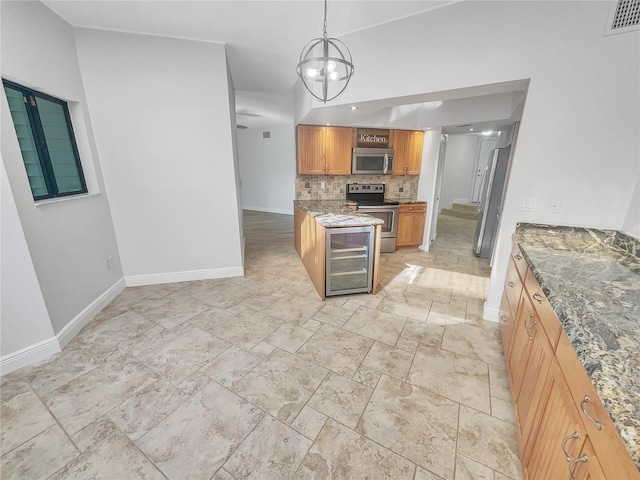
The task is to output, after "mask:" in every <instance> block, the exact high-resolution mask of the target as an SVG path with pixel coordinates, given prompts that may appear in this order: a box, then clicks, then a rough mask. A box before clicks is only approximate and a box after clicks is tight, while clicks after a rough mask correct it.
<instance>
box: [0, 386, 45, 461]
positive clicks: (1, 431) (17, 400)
mask: <svg viewBox="0 0 640 480" xmlns="http://www.w3.org/2000/svg"><path fill="white" fill-rule="evenodd" d="M1 399H2V403H1V404H0V426H1V427H2V428H0V455H4V454H5V453H7V452H8V451H10V450H13V449H14V448H16V447H17V446H18V445H20V444H22V443H24V442H26V441H27V440H29V439H30V438H32V437H35V436H36V435H37V434H39V433H40V432H43V431H44V430H46V429H48V428H50V427H52V426H53V425H55V424H56V421H55V419H54V418H53V417H52V416H51V414H50V413H49V412H48V411H47V409H46V408H45V406H44V405H43V403H42V401H40V398H38V396H37V395H36V394H35V393H34V392H33V390H31V387H30V386H29V385H28V384H27V383H24V382H12V383H10V382H7V383H4V384H3V385H2V390H1Z"/></svg>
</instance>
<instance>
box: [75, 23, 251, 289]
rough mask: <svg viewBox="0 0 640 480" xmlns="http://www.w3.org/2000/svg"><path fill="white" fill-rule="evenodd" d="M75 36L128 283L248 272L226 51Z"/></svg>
mask: <svg viewBox="0 0 640 480" xmlns="http://www.w3.org/2000/svg"><path fill="white" fill-rule="evenodd" d="M75 32H76V42H77V49H78V57H79V60H80V66H81V69H82V75H83V79H84V83H85V88H86V92H87V100H88V103H89V108H90V111H91V117H92V121H93V124H94V127H95V132H96V140H97V144H98V151H99V153H100V158H101V161H102V164H103V170H104V176H105V183H106V186H107V191H108V192H109V197H110V202H111V211H112V215H113V221H114V226H115V231H116V236H117V239H118V245H119V247H120V254H121V257H122V266H123V270H124V275H125V278H126V281H127V285H142V284H153V283H164V282H171V281H183V280H195V279H200V278H215V277H226V276H234V275H242V273H243V268H242V254H241V238H240V230H241V226H240V225H239V221H240V217H239V213H238V199H237V192H236V172H235V165H234V145H233V138H234V133H233V128H235V125H233V126H232V122H233V123H235V122H234V121H233V118H232V112H231V111H230V99H229V95H230V93H229V92H230V91H231V92H232V91H233V87H232V85H230V84H229V78H228V72H227V63H226V54H225V48H224V45H222V44H213V43H203V42H195V41H188V40H178V39H171V38H162V37H154V36H145V35H133V34H125V33H116V32H107V31H97V30H89V29H81V28H80V29H76V30H75Z"/></svg>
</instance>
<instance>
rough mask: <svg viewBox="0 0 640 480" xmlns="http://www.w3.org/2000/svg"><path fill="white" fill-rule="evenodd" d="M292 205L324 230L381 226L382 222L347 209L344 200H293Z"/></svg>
mask: <svg viewBox="0 0 640 480" xmlns="http://www.w3.org/2000/svg"><path fill="white" fill-rule="evenodd" d="M293 204H294V205H295V206H296V207H298V208H301V209H302V210H304V211H305V212H306V213H307V214H308V215H309V216H310V217H312V218H313V219H314V220H315V221H316V222H318V223H319V224H320V225H322V226H323V227H325V228H330V227H355V226H363V225H381V224H383V223H384V220H382V219H380V218H377V217H372V216H371V215H367V214H366V213H364V212H359V211H358V210H355V209H351V208H348V207H347V206H346V202H345V201H344V200H295V201H294V202H293Z"/></svg>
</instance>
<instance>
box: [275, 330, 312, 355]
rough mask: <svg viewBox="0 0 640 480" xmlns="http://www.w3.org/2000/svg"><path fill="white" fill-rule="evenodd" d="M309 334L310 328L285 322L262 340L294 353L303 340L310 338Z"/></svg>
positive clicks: (310, 332) (310, 333)
mask: <svg viewBox="0 0 640 480" xmlns="http://www.w3.org/2000/svg"><path fill="white" fill-rule="evenodd" d="M311 335H313V332H312V331H311V330H306V329H304V328H302V327H296V326H295V325H291V324H290V323H285V324H283V325H280V327H279V328H278V329H277V330H276V331H275V332H273V333H272V334H271V335H269V336H268V337H267V338H265V339H264V341H265V342H267V343H270V344H272V345H275V346H276V347H278V348H281V349H282V350H286V351H287V352H289V353H295V352H296V350H298V349H299V348H300V347H301V346H302V345H303V344H304V342H306V341H307V340H309V338H311Z"/></svg>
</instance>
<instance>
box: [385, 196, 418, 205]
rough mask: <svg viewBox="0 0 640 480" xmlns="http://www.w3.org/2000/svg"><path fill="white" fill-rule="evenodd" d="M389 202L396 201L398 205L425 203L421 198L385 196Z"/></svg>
mask: <svg viewBox="0 0 640 480" xmlns="http://www.w3.org/2000/svg"><path fill="white" fill-rule="evenodd" d="M385 200H389V201H391V202H398V203H399V204H400V205H405V204H413V203H427V202H424V201H422V200H412V199H410V198H385Z"/></svg>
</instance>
